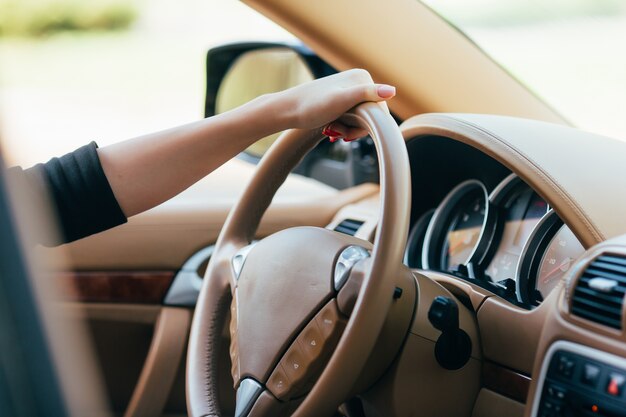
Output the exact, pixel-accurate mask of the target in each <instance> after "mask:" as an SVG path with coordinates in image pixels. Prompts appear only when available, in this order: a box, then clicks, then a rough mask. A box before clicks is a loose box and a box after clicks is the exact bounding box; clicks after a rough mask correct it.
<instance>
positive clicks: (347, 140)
mask: <svg viewBox="0 0 626 417" xmlns="http://www.w3.org/2000/svg"><path fill="white" fill-rule="evenodd" d="M353 140H357V138H353V139H348V138H343V141H344V142H352V141H353Z"/></svg>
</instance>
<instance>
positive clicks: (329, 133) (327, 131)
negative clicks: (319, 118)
mask: <svg viewBox="0 0 626 417" xmlns="http://www.w3.org/2000/svg"><path fill="white" fill-rule="evenodd" d="M322 134H323V135H326V136H333V137H339V136H341V133H339V132H337V131H335V130H332V129H329V128H328V127H325V128H324V130H322Z"/></svg>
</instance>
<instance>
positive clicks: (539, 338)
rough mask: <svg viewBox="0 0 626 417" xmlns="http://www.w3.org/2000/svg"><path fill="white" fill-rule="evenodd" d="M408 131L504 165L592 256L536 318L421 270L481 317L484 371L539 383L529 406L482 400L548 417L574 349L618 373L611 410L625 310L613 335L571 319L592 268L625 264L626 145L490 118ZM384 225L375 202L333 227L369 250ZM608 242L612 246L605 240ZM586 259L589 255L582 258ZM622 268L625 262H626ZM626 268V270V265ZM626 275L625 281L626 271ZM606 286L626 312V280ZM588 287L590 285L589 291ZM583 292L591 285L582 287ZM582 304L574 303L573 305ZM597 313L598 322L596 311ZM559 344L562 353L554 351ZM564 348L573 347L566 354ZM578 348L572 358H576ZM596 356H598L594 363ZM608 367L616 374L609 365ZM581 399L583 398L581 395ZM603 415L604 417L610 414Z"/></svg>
mask: <svg viewBox="0 0 626 417" xmlns="http://www.w3.org/2000/svg"><path fill="white" fill-rule="evenodd" d="M401 130H402V133H403V135H404V138H405V140H407V142H410V141H412V140H420V138H426V137H441V138H447V139H453V140H455V141H458V142H461V143H464V144H466V145H469V146H471V147H472V148H475V149H478V150H479V151H481V152H482V153H484V154H487V155H489V156H490V157H491V158H493V159H495V160H497V161H498V162H500V163H501V164H502V165H503V166H505V167H506V168H508V169H509V170H510V171H511V172H513V173H514V174H515V175H516V176H518V177H519V178H521V179H522V180H523V181H524V182H525V183H526V184H528V185H529V186H530V187H531V188H532V189H533V190H534V191H535V192H537V193H538V194H539V195H540V196H541V197H542V198H543V199H544V200H545V201H546V202H548V204H549V206H550V207H551V208H552V209H553V211H554V212H555V213H557V214H558V216H559V217H560V218H561V219H563V222H564V223H565V225H566V227H569V228H570V229H571V232H573V234H574V235H575V236H576V238H577V239H578V240H579V241H580V242H581V244H582V245H583V246H584V247H586V248H589V250H588V251H586V252H585V253H584V254H582V256H577V259H576V260H575V261H574V262H573V263H572V265H571V268H568V270H567V271H566V273H564V274H563V278H562V279H561V282H560V283H559V284H558V285H557V286H556V287H555V288H554V290H553V291H552V292H551V293H550V294H549V295H548V296H547V297H546V299H545V300H543V302H542V303H541V304H540V305H539V306H538V307H536V308H532V309H529V308H523V307H520V306H518V305H515V304H514V303H511V302H508V301H506V300H505V299H503V298H502V297H500V296H498V295H496V294H494V293H493V292H492V291H489V289H488V288H485V287H482V286H480V285H475V284H474V283H472V282H471V280H470V281H467V280H463V279H459V278H458V277H456V276H453V275H452V274H448V273H445V271H444V272H443V273H442V272H441V271H433V270H428V269H416V272H418V273H420V274H424V275H426V276H428V277H429V278H431V279H433V280H434V281H436V282H438V283H439V284H440V285H442V286H443V287H445V288H446V289H447V290H449V291H450V292H451V293H452V294H454V295H455V296H457V298H459V299H460V300H463V301H464V304H465V305H466V306H468V307H470V308H471V309H472V310H473V311H474V313H475V314H476V318H477V324H478V328H479V329H480V343H481V346H482V353H483V358H484V362H485V363H489V364H496V365H497V366H501V367H504V368H507V369H510V370H513V371H515V372H516V373H517V374H518V376H519V377H520V378H523V377H526V378H529V379H531V381H532V382H531V383H530V390H528V393H527V397H526V398H524V401H522V400H521V399H520V398H519V397H518V398H517V399H516V398H515V390H509V389H499V388H502V387H497V386H496V387H485V386H483V390H482V391H481V395H480V396H479V398H481V397H482V398H484V397H485V396H495V397H497V398H499V396H503V397H505V398H509V399H512V400H517V401H522V402H524V403H526V407H524V408H523V410H524V415H525V416H536V415H537V416H538V415H544V414H540V413H544V412H545V410H544V408H543V407H544V405H545V404H544V403H545V402H546V401H548V402H549V401H552V400H550V399H547V400H546V399H544V398H542V392H544V391H546V390H547V389H548V388H550V389H553V388H554V386H553V385H550V384H554V376H551V377H549V378H548V377H546V374H547V373H549V372H548V369H549V370H550V372H554V371H553V368H552V367H554V366H555V365H554V364H552V365H550V358H554V357H557V356H555V355H565V353H563V352H570V351H569V350H567V349H571V351H572V352H578V350H577V346H579V345H580V346H582V348H581V349H582V350H581V351H582V352H585V350H584V349H585V348H588V347H591V348H593V349H594V351H592V352H591V353H589V355H591V356H589V357H587V356H582V358H583V359H579V362H580V364H578V365H577V366H578V367H583V366H585V367H587V366H592V365H589V364H588V363H596V364H598V363H599V365H598V367H600V369H604V368H603V367H606V366H608V367H609V370H611V369H612V371H611V372H613V373H609V376H607V375H605V372H608V371H606V370H603V371H602V373H601V375H602V377H601V378H604V379H602V380H601V381H600V382H599V385H598V387H596V388H595V390H596V391H594V393H595V394H593V395H596V396H599V397H600V398H602V395H604V396H605V397H607V398H606V401H609V402H610V400H612V398H611V395H610V394H607V393H609V392H610V390H611V389H614V388H615V385H613V386H611V384H614V383H615V381H614V380H612V379H610V378H612V377H613V376H615V375H617V376H616V378H618V379H617V382H620V381H621V380H619V377H620V375H622V373H620V372H623V375H626V371H624V369H626V368H625V367H626V359H624V358H626V336H625V335H626V333H624V331H623V328H624V322H625V319H624V316H625V315H626V310H624V309H623V308H622V309H621V310H619V311H618V312H616V313H615V314H617V317H616V318H615V320H614V322H615V323H616V324H615V326H614V327H618V328H617V329H615V328H610V327H608V326H606V325H604V324H605V323H603V322H600V323H598V321H602V320H604V319H602V318H600V319H598V320H594V316H593V315H591V317H592V319H591V320H590V319H589V316H584V313H580V314H577V313H576V312H574V313H572V308H573V307H572V305H573V304H572V297H573V294H574V292H575V291H576V287H577V285H578V281H579V279H580V277H581V275H584V273H586V272H585V270H586V269H590V268H594V267H595V265H594V264H591V263H592V262H593V261H594V260H595V261H596V263H597V262H601V263H602V262H603V261H604V259H603V258H602V257H603V256H604V257H606V256H608V255H607V253H608V254H609V255H610V256H620V255H625V254H626V240H625V239H624V238H623V236H622V237H619V236H621V235H623V234H624V233H626V218H625V217H624V216H623V215H622V210H621V209H618V208H623V207H625V206H626V197H624V193H621V192H613V190H623V189H624V185H625V184H624V182H625V181H626V165H625V164H624V163H623V155H624V154H625V152H626V143H624V142H623V141H620V140H616V139H611V138H607V137H602V136H598V135H594V134H590V133H585V132H581V131H579V130H576V129H573V128H569V127H564V126H559V125H553V124H548V123H543V122H537V121H531V120H524V119H516V118H509V117H501V116H488V115H465V114H427V115H422V116H417V117H413V118H411V119H409V120H407V121H406V122H405V123H403V124H402V125H401ZM416 180H417V181H426V182H428V181H431V182H434V183H436V181H437V179H436V177H433V178H428V177H425V178H417V179H416V178H415V175H414V178H413V181H414V182H415V181H416ZM414 190H415V187H414ZM419 198H420V196H419V195H414V196H413V201H414V204H415V202H416V199H419ZM377 217H378V210H377V198H376V197H370V198H368V199H365V200H362V201H359V202H355V203H353V204H351V205H348V206H346V207H344V208H343V209H342V210H340V211H339V212H338V213H337V215H336V216H335V218H334V219H333V221H332V222H331V225H330V226H331V227H334V226H336V225H338V224H340V223H341V222H342V221H343V220H344V219H346V218H350V219H357V220H359V221H361V222H363V228H362V229H360V230H359V232H357V233H360V237H362V238H365V239H369V240H371V239H373V236H374V234H375V227H376V219H377ZM608 238H613V239H610V240H607V239H608ZM600 242H604V243H600ZM582 251H583V249H582V248H581V249H580V253H582ZM580 253H579V255H580ZM598 259H599V260H598ZM625 259H626V258H625ZM615 262H620V261H619V259H618V260H617V261H615ZM605 263H606V262H605ZM590 264H591V265H590ZM624 265H625V268H626V261H625V263H624ZM569 266H570V265H569V264H568V267H569ZM609 267H610V266H609ZM616 268H617V267H616ZM592 272H594V271H592ZM605 272H606V271H605ZM609 272H614V271H613V270H609ZM623 272H624V273H625V274H626V269H624V271H623ZM594 273H595V272H594ZM599 273H602V271H600V272H599ZM607 274H608V272H607ZM602 276H603V277H604V275H602ZM607 276H608V277H609V278H615V281H614V282H613V283H612V284H610V285H615V290H614V291H617V292H616V294H613V295H614V296H615V298H616V299H617V300H618V301H619V298H620V297H621V299H622V304H623V298H624V291H625V290H624V288H623V287H626V278H624V280H623V282H622V281H621V280H620V278H619V277H617V276H615V277H614V276H613V275H610V274H609V275H607ZM586 279H588V278H583V279H581V281H582V280H586ZM591 279H593V277H592V278H591ZM603 279H605V278H603ZM616 283H617V284H616ZM584 285H586V284H580V286H584ZM578 291H581V290H578ZM620 291H621V292H620ZM609 292H610V291H609ZM600 296H603V294H602V293H601V294H600ZM577 302H578V301H574V304H575V303H577ZM583 302H585V300H583ZM574 308H577V307H574ZM620 308H621V305H620ZM593 312H594V313H597V311H595V310H594V311H593ZM589 314H592V313H589ZM599 314H600V316H602V314H601V313H599ZM581 315H583V317H581ZM594 321H596V323H594ZM555 342H559V343H557V344H556V345H555ZM561 344H563V345H564V346H565V347H564V348H563V347H562V346H561ZM570 345H571V346H573V348H570V347H569V346H570ZM557 348H558V349H557ZM563 349H566V350H563ZM554 352H557V353H554ZM594 352H595V355H596V356H593V355H592V354H594ZM567 354H570V353H567ZM571 354H572V355H575V353H571ZM558 357H559V358H560V356H558ZM586 358H591V359H586ZM603 358H604V360H606V361H607V363H609V365H606V366H605V365H603V363H604V362H602V361H603ZM611 358H612V359H613V360H612V361H611ZM554 360H556V359H554ZM585 361H587V362H585ZM589 361H591V362H589ZM594 361H596V362H594ZM544 362H545V363H544ZM585 369H586V368H585ZM577 372H583V371H577ZM578 375H579V374H578V373H576V374H574V376H573V377H572V378H582V376H580V377H579V376H578ZM483 377H484V374H483ZM550 378H552V379H550ZM606 378H609V379H606ZM547 381H552V382H549V383H548V382H547ZM556 381H557V382H556V384H557V386H567V387H569V388H570V391H572V392H574V391H576V389H578V388H579V387H578V388H577V385H576V383H577V382H576V381H574V382H571V381H568V380H566V379H560V380H559V379H558V378H557V379H556ZM483 382H484V381H483ZM570 382H571V384H573V385H571V384H570ZM620 383H621V382H620ZM559 384H560V385H559ZM567 384H570V385H567ZM578 385H580V384H578ZM546 387H548V388H546ZM602 390H604V391H605V392H602ZM546 392H547V391H546ZM616 392H617V391H616ZM619 392H620V395H622V394H623V392H622V389H621V385H620V391H619ZM543 395H544V396H547V395H548V394H543ZM581 395H582V394H581ZM585 395H586V394H585ZM589 395H592V394H589ZM572 396H573V394H572ZM581 398H585V396H584V395H582V396H581ZM492 400H493V399H491V400H489V401H487V400H485V401H487V402H488V403H489V404H491V405H493V404H495V403H498V404H499V405H498V406H497V407H496V408H497V409H499V410H500V411H499V412H506V413H507V414H508V415H521V412H522V411H521V410H522V409H521V408H519V407H517V406H516V405H515V404H516V402H515V401H513V402H509V403H507V402H502V403H499V402H498V401H492ZM555 401H556V400H555ZM598 401H600V400H598ZM480 403H481V402H480V400H479V401H478V402H477V403H476V405H475V408H474V415H475V416H478V415H497V414H491V413H493V412H494V411H493V410H494V408H493V407H486V408H485V409H483V408H481V405H480ZM540 403H541V405H540ZM517 404H519V403H517ZM550 404H552V403H550ZM558 404H560V403H558ZM558 404H557V405H558ZM550 406H552V405H550ZM583 406H585V407H587V410H588V411H591V412H595V411H593V410H597V409H598V408H597V407H598V406H597V405H595V404H591V405H589V404H587V405H583ZM583 406H581V407H583ZM558 407H561V405H558ZM572 407H573V406H572ZM591 407H594V408H593V409H592V408H591ZM600 407H602V406H600ZM488 409H491V411H488ZM559 410H560V408H559ZM600 411H601V412H602V408H600ZM581 412H582V411H581ZM545 415H555V416H556V415H561V414H558V413H557V414H545ZM567 415H570V414H567ZM571 415H578V414H571ZM581 415H582V414H581ZM600 415H604V414H600ZM607 415H614V414H607ZM615 415H618V414H615ZM619 415H621V414H619Z"/></svg>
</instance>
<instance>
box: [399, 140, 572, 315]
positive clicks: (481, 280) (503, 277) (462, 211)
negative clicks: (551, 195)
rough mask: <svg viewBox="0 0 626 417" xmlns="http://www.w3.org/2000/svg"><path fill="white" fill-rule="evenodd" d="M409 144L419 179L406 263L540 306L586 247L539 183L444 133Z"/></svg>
mask: <svg viewBox="0 0 626 417" xmlns="http://www.w3.org/2000/svg"><path fill="white" fill-rule="evenodd" d="M407 147H408V148H409V158H410V161H411V165H412V170H413V171H415V174H414V177H415V178H414V180H413V184H414V186H413V188H414V189H413V200H414V201H413V206H414V207H413V208H414V210H413V223H412V227H411V231H410V233H409V238H408V242H407V249H406V253H405V258H404V262H405V264H406V265H407V266H409V267H411V268H415V269H421V270H430V271H436V272H444V273H447V274H451V275H454V276H455V277H458V278H460V279H464V280H467V281H470V282H472V283H474V284H476V285H479V286H481V287H483V288H486V289H488V290H490V291H491V292H494V293H496V294H497V295H499V296H500V297H502V298H504V299H506V300H507V301H509V302H511V303H513V304H515V305H517V306H520V307H523V308H526V309H533V308H535V307H536V306H538V305H539V304H540V303H541V302H542V301H543V300H544V299H545V298H546V297H547V296H548V295H549V294H550V292H551V291H552V290H553V289H554V288H555V287H556V286H557V284H558V283H559V282H561V281H562V279H563V277H564V276H565V274H566V273H567V271H568V270H569V269H570V267H571V266H572V264H573V262H574V260H576V259H578V258H579V257H580V256H581V255H582V253H583V252H584V247H583V245H582V244H581V242H580V241H579V240H578V239H577V238H576V236H575V235H574V233H573V232H572V231H571V229H570V228H569V227H568V226H567V225H566V224H565V223H564V222H563V220H562V219H561V218H560V217H559V216H558V214H557V213H556V212H555V211H554V210H553V209H552V208H551V207H550V205H549V204H548V202H546V201H545V200H544V199H543V198H542V197H541V196H540V195H539V194H538V193H537V192H536V191H535V190H534V189H532V188H531V187H530V186H529V185H527V184H526V183H525V182H524V181H522V180H521V179H520V178H519V177H518V176H517V175H515V174H512V173H510V171H508V170H507V169H506V168H505V167H503V166H501V165H500V164H499V163H497V162H496V161H494V160H492V159H491V158H489V157H488V156H486V155H484V154H482V153H478V152H477V151H476V150H475V149H473V148H469V147H467V146H466V145H463V144H461V143H459V142H455V141H451V140H449V139H446V138H441V137H436V138H432V142H431V141H429V139H428V138H420V140H419V141H416V142H415V143H413V142H411V141H409V142H408V143H407ZM435 148H437V149H435ZM435 150H436V152H435ZM426 161H428V162H426ZM424 200H426V201H424Z"/></svg>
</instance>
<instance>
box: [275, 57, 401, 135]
mask: <svg viewBox="0 0 626 417" xmlns="http://www.w3.org/2000/svg"><path fill="white" fill-rule="evenodd" d="M395 94H396V89H395V87H392V86H390V85H386V84H375V83H374V81H373V80H372V77H371V76H370V74H369V73H368V72H367V71H365V70H363V69H352V70H349V71H344V72H340V73H338V74H334V75H331V76H329V77H324V78H320V79H318V80H315V81H311V82H308V83H305V84H302V85H299V86H297V87H293V88H290V89H288V90H285V91H282V92H279V93H276V96H275V97H276V98H277V99H278V100H279V102H280V103H282V106H280V107H282V108H283V109H285V110H284V111H286V112H288V114H289V117H288V118H287V120H289V122H288V124H289V126H288V127H289V128H301V129H314V128H318V127H323V126H324V127H325V128H324V134H325V135H327V136H329V137H330V138H331V140H332V141H334V140H337V139H340V138H343V139H344V140H354V139H358V138H360V137H362V136H365V135H366V134H367V132H365V131H364V130H363V129H359V128H354V127H350V126H346V125H344V124H343V123H340V122H338V121H336V120H337V118H339V117H340V116H341V115H342V114H344V113H345V112H346V111H347V110H349V109H351V108H352V107H354V106H356V105H357V104H359V103H363V102H366V101H385V100H389V99H390V98H392V97H393V96H395Z"/></svg>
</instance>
